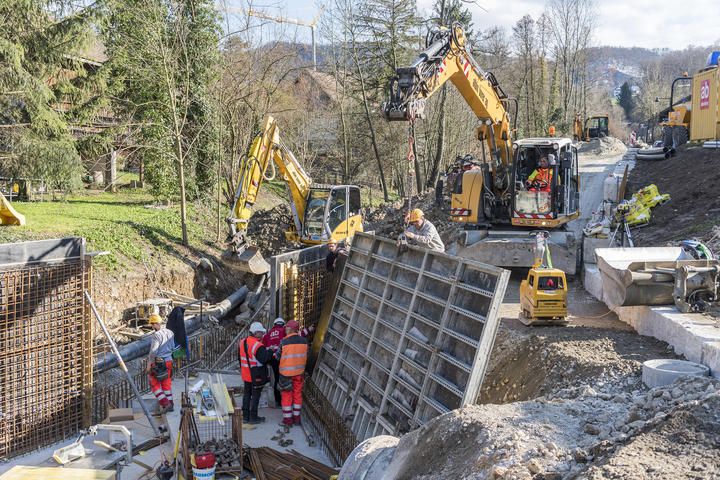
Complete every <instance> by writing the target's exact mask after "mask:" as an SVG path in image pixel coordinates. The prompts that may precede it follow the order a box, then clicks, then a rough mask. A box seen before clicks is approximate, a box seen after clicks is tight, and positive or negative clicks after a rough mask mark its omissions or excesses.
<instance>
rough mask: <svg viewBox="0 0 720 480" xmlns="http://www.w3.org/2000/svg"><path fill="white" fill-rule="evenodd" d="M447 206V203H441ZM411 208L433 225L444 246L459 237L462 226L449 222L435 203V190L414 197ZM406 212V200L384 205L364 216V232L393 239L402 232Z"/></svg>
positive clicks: (448, 217)
mask: <svg viewBox="0 0 720 480" xmlns="http://www.w3.org/2000/svg"><path fill="white" fill-rule="evenodd" d="M443 204H445V205H447V201H443ZM411 207H412V208H419V209H420V210H422V211H423V213H424V214H425V218H426V219H428V220H429V221H430V222H432V224H433V225H435V228H436V229H437V231H438V233H439V234H440V237H441V238H442V240H443V242H445V245H448V244H450V243H452V242H454V241H455V240H457V238H458V237H459V236H460V234H461V232H462V230H463V228H462V224H459V223H455V222H451V221H450V216H449V215H448V212H447V211H445V210H444V209H443V208H442V207H441V206H439V205H437V202H436V201H435V190H430V191H429V192H426V193H424V194H422V195H416V196H414V197H412V200H411ZM407 212H408V205H407V201H406V200H402V201H397V202H391V203H384V204H382V205H380V206H379V207H377V208H375V209H373V210H371V211H369V212H367V213H366V214H365V231H370V230H373V231H375V234H376V235H380V236H382V237H386V238H395V237H397V236H398V235H399V234H400V233H402V231H403V223H404V219H405V215H406V214H407Z"/></svg>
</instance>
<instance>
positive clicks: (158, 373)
mask: <svg viewBox="0 0 720 480" xmlns="http://www.w3.org/2000/svg"><path fill="white" fill-rule="evenodd" d="M148 323H149V324H150V326H151V327H152V329H153V333H152V334H151V335H150V354H149V355H148V359H147V367H146V371H147V374H148V377H149V379H150V390H152V392H153V394H154V395H155V398H157V399H158V402H159V403H160V412H161V413H165V412H172V411H173V410H174V409H175V403H174V402H173V396H172V366H173V363H172V352H173V349H174V348H175V338H174V337H175V335H174V334H173V332H172V330H169V329H167V328H165V326H164V325H163V320H162V317H160V315H158V314H157V313H153V314H151V315H150V317H149V318H148Z"/></svg>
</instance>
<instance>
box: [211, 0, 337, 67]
mask: <svg viewBox="0 0 720 480" xmlns="http://www.w3.org/2000/svg"><path fill="white" fill-rule="evenodd" d="M324 9H325V7H322V8H320V11H319V12H318V14H317V15H316V16H315V18H313V19H312V21H311V22H305V21H303V20H296V19H294V18H288V17H279V16H274V15H268V14H267V13H264V12H261V11H259V10H253V9H252V8H251V9H249V10H244V9H242V8H234V7H228V8H224V9H223V10H225V11H227V12H228V13H242V14H247V15H248V16H251V17H257V18H262V19H264V20H270V21H272V22H277V23H290V24H292V25H299V26H301V27H308V28H309V29H310V37H311V39H312V57H313V70H317V50H316V47H315V28H316V27H317V22H318V20H319V19H320V15H322V13H323V10H324Z"/></svg>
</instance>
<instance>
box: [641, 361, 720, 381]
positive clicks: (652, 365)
mask: <svg viewBox="0 0 720 480" xmlns="http://www.w3.org/2000/svg"><path fill="white" fill-rule="evenodd" d="M708 375H710V369H709V368H708V367H706V366H705V365H700V364H699V363H695V362H688V361H687V360H673V359H666V358H661V359H656V360H648V361H646V362H643V372H642V380H643V383H644V384H645V385H646V386H647V387H648V388H654V387H662V386H663V385H670V384H671V383H673V382H674V381H675V380H677V379H678V378H680V377H707V376H708Z"/></svg>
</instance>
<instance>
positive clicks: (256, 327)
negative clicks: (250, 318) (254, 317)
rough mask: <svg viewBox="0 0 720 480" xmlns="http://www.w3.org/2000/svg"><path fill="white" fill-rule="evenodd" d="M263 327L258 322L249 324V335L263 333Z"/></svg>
mask: <svg viewBox="0 0 720 480" xmlns="http://www.w3.org/2000/svg"><path fill="white" fill-rule="evenodd" d="M265 331H266V330H265V327H263V325H262V323H260V322H253V323H252V324H250V333H257V332H262V333H265Z"/></svg>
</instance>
